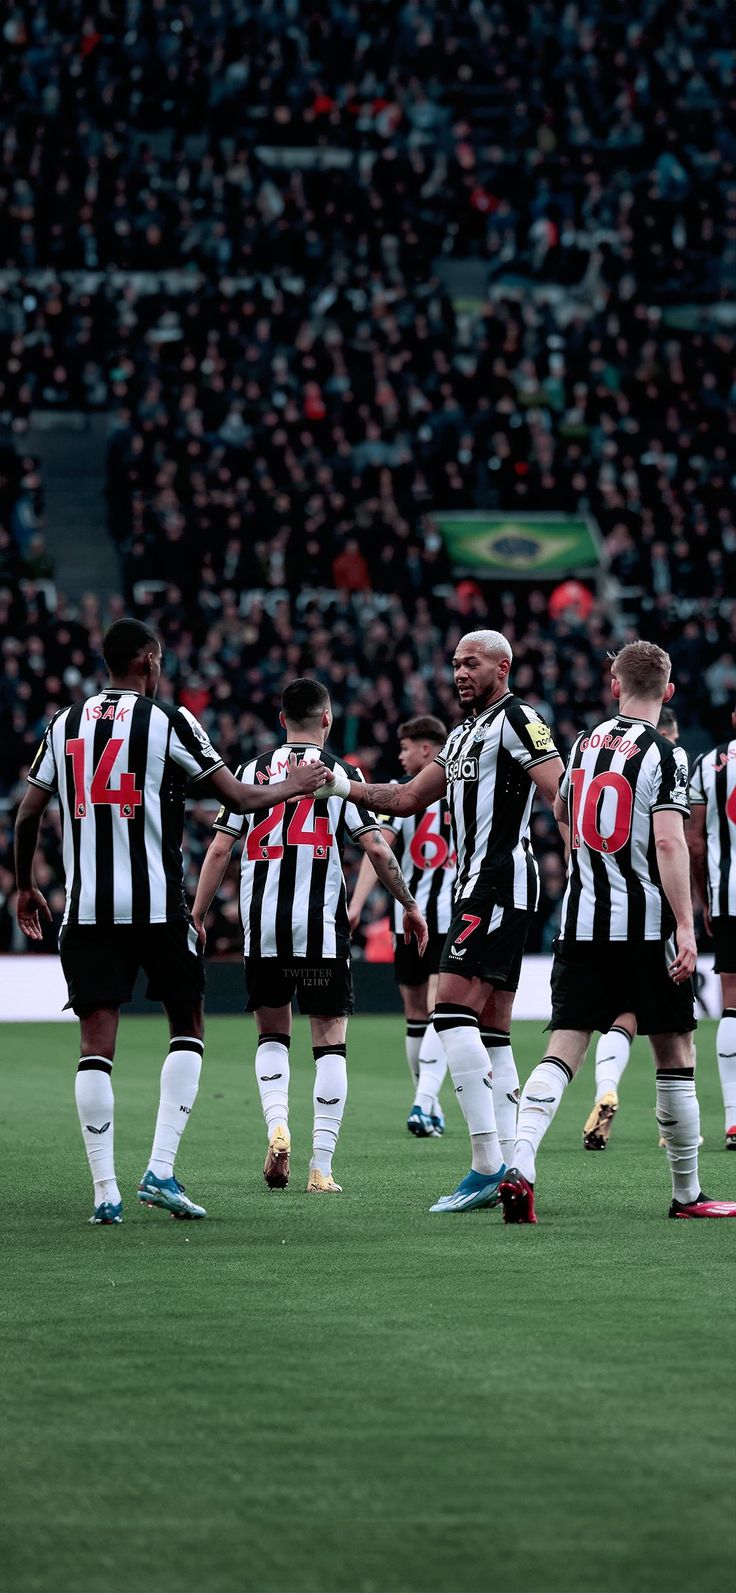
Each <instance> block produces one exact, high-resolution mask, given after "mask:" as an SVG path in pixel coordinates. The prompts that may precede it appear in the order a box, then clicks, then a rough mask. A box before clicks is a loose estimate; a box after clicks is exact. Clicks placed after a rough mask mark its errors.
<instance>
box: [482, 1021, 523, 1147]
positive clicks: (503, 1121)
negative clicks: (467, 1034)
mask: <svg viewBox="0 0 736 1593" xmlns="http://www.w3.org/2000/svg"><path fill="white" fill-rule="evenodd" d="M480 1037H481V1040H482V1041H483V1044H484V1046H485V1048H486V1051H487V1053H488V1060H489V1062H490V1064H491V1074H492V1076H493V1106H494V1110H495V1113H496V1127H497V1129H498V1137H499V1140H500V1142H501V1155H502V1157H503V1160H504V1161H505V1163H506V1165H507V1167H508V1166H510V1164H511V1162H512V1160H513V1155H514V1145H515V1142H516V1115H517V1112H518V1109H519V1075H518V1073H517V1071H516V1063H515V1061H514V1053H513V1050H512V1046H511V1035H510V1034H509V1031H508V1029H481V1031H480Z"/></svg>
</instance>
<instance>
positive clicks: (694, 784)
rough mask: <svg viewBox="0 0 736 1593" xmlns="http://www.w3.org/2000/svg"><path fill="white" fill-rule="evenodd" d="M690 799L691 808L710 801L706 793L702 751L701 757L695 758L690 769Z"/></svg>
mask: <svg viewBox="0 0 736 1593" xmlns="http://www.w3.org/2000/svg"><path fill="white" fill-rule="evenodd" d="M688 801H689V803H690V806H691V808H695V807H703V806H704V805H705V803H706V802H707V801H708V798H707V796H706V793H705V783H704V780H703V754H702V752H701V754H700V757H699V758H696V759H695V762H694V764H693V766H692V769H691V770H690V789H689V791H688Z"/></svg>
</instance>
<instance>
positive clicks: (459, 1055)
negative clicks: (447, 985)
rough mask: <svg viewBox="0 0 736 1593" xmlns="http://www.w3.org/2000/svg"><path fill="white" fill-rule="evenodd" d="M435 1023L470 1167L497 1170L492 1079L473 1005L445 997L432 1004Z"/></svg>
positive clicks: (479, 1170)
mask: <svg viewBox="0 0 736 1593" xmlns="http://www.w3.org/2000/svg"><path fill="white" fill-rule="evenodd" d="M434 1026H435V1029H436V1031H437V1034H438V1035H439V1037H440V1040H441V1042H442V1045H443V1047H444V1051H445V1056H446V1057H447V1065H448V1067H449V1069H450V1074H451V1076H452V1082H453V1084H454V1086H455V1094H456V1096H457V1099H458V1103H459V1106H460V1110H461V1112H462V1114H463V1117H464V1118H465V1121H466V1123H467V1125H468V1132H469V1134H470V1140H471V1148H472V1153H473V1155H472V1166H473V1169H474V1171H475V1172H476V1173H496V1172H498V1169H499V1167H500V1166H501V1163H502V1161H503V1157H502V1155H501V1146H500V1144H499V1140H498V1133H497V1130H496V1114H495V1112H494V1109H493V1081H492V1079H491V1076H490V1067H489V1064H488V1056H487V1053H486V1048H485V1046H484V1044H483V1041H482V1040H481V1037H480V1031H479V1028H478V1019H477V1017H476V1015H475V1013H474V1012H473V1011H472V1008H470V1007H461V1006H456V1005H455V1004H454V1003H453V1002H447V1001H444V1002H439V1003H438V1005H437V1007H436V1008H435V1013H434Z"/></svg>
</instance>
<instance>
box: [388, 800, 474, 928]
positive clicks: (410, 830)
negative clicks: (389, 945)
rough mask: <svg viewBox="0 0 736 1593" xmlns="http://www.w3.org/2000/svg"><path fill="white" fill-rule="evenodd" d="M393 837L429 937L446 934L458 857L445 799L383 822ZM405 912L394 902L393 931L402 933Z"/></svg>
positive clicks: (401, 866)
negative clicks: (416, 811) (424, 919)
mask: <svg viewBox="0 0 736 1593" xmlns="http://www.w3.org/2000/svg"><path fill="white" fill-rule="evenodd" d="M383 826H384V829H387V830H392V831H393V833H394V835H395V836H396V841H395V842H394V856H395V858H396V861H397V862H398V865H399V868H400V869H401V872H402V874H403V876H404V879H405V880H406V883H407V885H408V886H409V890H410V891H411V894H412V896H413V897H414V900H415V901H416V903H417V906H418V907H419V908H420V909H421V911H422V912H423V913H424V916H425V918H426V920H427V928H428V929H429V933H430V935H446V934H447V931H448V929H449V927H450V919H451V918H452V895H453V888H454V885H455V876H456V874H457V855H456V852H455V844H454V841H453V838H452V814H451V813H450V805H449V803H448V801H447V798H446V797H440V798H439V800H438V801H437V802H433V803H432V805H431V807H428V808H426V809H425V811H424V813H411V814H409V815H408V816H407V817H406V818H401V817H400V816H399V815H398V814H397V815H396V816H395V817H394V818H391V819H385V820H384V821H383ZM403 928H404V909H403V907H402V906H401V903H400V902H397V901H395V902H394V930H395V932H396V934H397V935H401V934H403Z"/></svg>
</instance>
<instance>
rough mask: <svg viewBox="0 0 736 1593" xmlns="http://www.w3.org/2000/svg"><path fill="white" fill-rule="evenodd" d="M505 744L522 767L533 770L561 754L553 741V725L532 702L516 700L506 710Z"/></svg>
mask: <svg viewBox="0 0 736 1593" xmlns="http://www.w3.org/2000/svg"><path fill="white" fill-rule="evenodd" d="M502 739H503V745H504V747H505V748H506V751H507V752H510V754H511V756H512V758H514V759H515V761H516V763H520V764H521V767H522V769H533V768H534V767H535V765H536V764H538V763H545V762H546V761H547V759H548V758H557V757H559V753H558V751H557V748H556V746H555V744H554V741H553V740H552V731H551V730H550V728H549V725H546V724H545V722H544V720H543V719H541V718H540V716H539V714H538V713H536V711H535V709H533V708H530V707H529V705H528V703H523V702H513V703H510V704H509V707H508V708H507V709H506V722H505V724H504V727H503V732H502Z"/></svg>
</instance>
